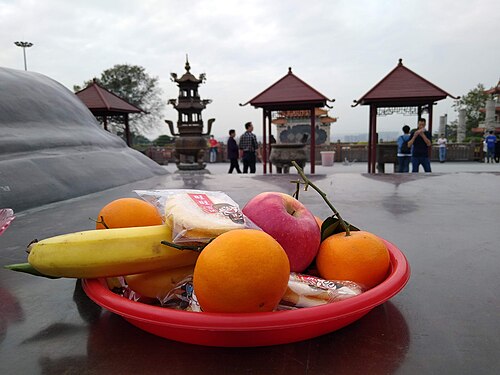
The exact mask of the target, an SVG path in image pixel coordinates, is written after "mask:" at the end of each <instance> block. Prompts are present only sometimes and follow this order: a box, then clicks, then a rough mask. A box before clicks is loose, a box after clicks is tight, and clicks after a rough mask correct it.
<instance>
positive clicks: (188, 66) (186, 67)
mask: <svg viewBox="0 0 500 375" xmlns="http://www.w3.org/2000/svg"><path fill="white" fill-rule="evenodd" d="M184 68H185V69H186V72H188V73H189V70H190V69H191V66H190V65H189V59H188V54H187V53H186V65H185V66H184Z"/></svg>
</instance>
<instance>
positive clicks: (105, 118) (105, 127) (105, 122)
mask: <svg viewBox="0 0 500 375" xmlns="http://www.w3.org/2000/svg"><path fill="white" fill-rule="evenodd" d="M103 122H104V130H106V131H108V116H106V115H104V121H103Z"/></svg>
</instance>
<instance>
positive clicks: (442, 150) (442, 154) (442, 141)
mask: <svg viewBox="0 0 500 375" xmlns="http://www.w3.org/2000/svg"><path fill="white" fill-rule="evenodd" d="M438 145H439V162H440V163H444V162H445V161H446V146H447V145H448V140H447V139H446V138H445V137H444V134H441V135H440V136H439V138H438Z"/></svg>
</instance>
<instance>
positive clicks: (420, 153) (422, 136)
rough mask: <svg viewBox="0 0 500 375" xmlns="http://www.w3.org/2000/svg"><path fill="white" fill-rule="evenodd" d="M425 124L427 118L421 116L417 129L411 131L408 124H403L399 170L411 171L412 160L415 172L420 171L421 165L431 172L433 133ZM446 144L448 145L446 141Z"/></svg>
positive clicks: (399, 145) (399, 149)
mask: <svg viewBox="0 0 500 375" xmlns="http://www.w3.org/2000/svg"><path fill="white" fill-rule="evenodd" d="M425 125H426V121H425V119H424V118H419V119H418V128H417V130H414V131H412V132H411V133H410V127H409V126H408V125H405V126H403V134H402V135H400V136H399V138H398V155H397V156H398V172H401V173H403V172H409V171H410V162H411V167H412V170H411V171H412V172H413V173H417V172H418V169H419V167H420V165H421V166H422V168H424V171H425V172H431V162H430V160H429V146H430V145H431V144H432V135H431V133H430V132H429V131H427V130H426V129H425ZM444 144H445V147H446V142H445V143H444ZM440 155H441V154H440Z"/></svg>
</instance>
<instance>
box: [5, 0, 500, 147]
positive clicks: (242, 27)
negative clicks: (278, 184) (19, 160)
mask: <svg viewBox="0 0 500 375" xmlns="http://www.w3.org/2000/svg"><path fill="white" fill-rule="evenodd" d="M499 15H500V1H498V0H484V1H469V0H449V1H448V0H446V1H439V0H436V1H432V0H421V1H417V0H414V1H360V0H357V1H351V0H346V1H336V0H324V1H322V0H316V1H295V0H279V1H270V0H264V1H258V0H254V1H223V0H210V1H193V0H191V1H172V0H168V1H166V0H163V1H147V0H146V1H127V0H126V1H108V0H105V1H103V0H86V1H65V0H44V1H34V0H32V1H22V0H0V48H1V49H0V51H1V52H0V66H2V67H8V68H15V69H23V68H24V65H23V56H22V50H21V48H19V47H16V46H15V45H14V44H13V42H14V41H17V40H22V41H29V42H32V43H34V46H33V47H31V48H29V49H28V50H27V60H28V70H31V71H36V72H39V73H42V74H45V75H47V76H49V77H51V78H53V79H55V80H57V81H59V82H60V83H62V84H63V85H65V86H66V87H68V89H72V87H73V85H74V84H80V85H81V84H82V83H83V82H84V81H85V80H88V79H91V78H92V77H95V76H100V73H101V72H102V71H103V70H105V69H107V68H110V67H112V66H113V65H115V64H124V63H127V64H135V65H141V66H143V67H145V69H146V72H147V73H148V74H150V75H152V76H157V77H159V78H160V84H161V88H162V90H163V95H164V98H165V100H167V99H168V98H174V97H177V94H178V92H177V87H176V85H174V84H173V83H172V82H171V81H170V72H176V73H179V74H182V73H183V72H184V62H185V55H186V53H187V54H189V61H190V64H191V72H192V73H194V74H195V75H198V74H199V73H203V72H205V73H206V75H207V81H206V83H205V84H204V85H202V86H201V88H200V94H201V96H202V98H207V99H213V103H212V104H210V105H209V106H208V107H207V109H206V110H205V111H204V113H203V117H204V119H205V121H206V120H207V119H208V118H212V117H215V118H216V121H215V123H214V128H213V133H214V134H215V135H216V137H217V138H219V139H223V138H224V137H225V135H226V134H227V131H228V129H230V128H236V129H237V131H238V134H240V133H241V129H243V124H244V123H245V122H246V121H253V122H254V124H255V125H256V131H255V132H256V133H257V134H261V121H262V120H261V118H262V112H261V110H257V109H254V108H253V107H250V106H247V107H240V106H239V105H238V103H244V102H246V101H248V100H249V99H251V98H252V97H254V96H255V95H256V94H258V93H260V92H261V91H262V90H264V89H265V88H267V87H268V86H270V85H271V84H273V83H274V82H276V81H277V80H278V79H280V78H281V77H283V76H284V75H285V74H286V73H287V70H288V67H289V66H291V67H292V69H293V72H294V73H295V74H296V75H297V76H298V77H300V78H301V79H303V80H304V81H306V82H307V83H309V84H310V85H311V86H313V87H314V88H316V89H317V90H318V91H320V92H321V93H323V94H324V95H325V96H327V97H329V98H335V99H336V101H335V103H334V105H333V109H332V110H331V111H330V115H331V116H333V117H338V118H339V119H338V122H337V123H336V124H334V127H333V129H332V134H333V138H335V133H337V134H347V133H364V132H367V130H368V108H367V107H364V106H363V107H360V106H358V107H356V108H351V104H352V101H353V99H358V98H360V97H361V96H362V95H363V94H364V93H366V92H367V91H368V90H369V89H370V88H371V87H373V86H374V85H375V84H376V83H377V82H378V81H379V80H380V79H382V78H383V77H384V76H385V75H386V74H387V73H388V72H389V71H390V70H392V69H393V68H394V67H395V66H396V64H397V62H398V59H399V58H403V64H404V65H405V66H407V67H408V68H410V69H411V70H413V71H415V72H416V73H418V74H420V75H422V76H423V77H424V78H426V79H428V80H430V81H431V82H433V83H434V84H436V85H437V86H439V87H440V88H442V89H443V90H445V91H447V92H449V93H450V94H452V95H463V94H466V93H467V92H468V91H469V90H470V89H472V88H474V87H475V86H476V85H477V84H478V83H483V84H484V85H485V86H486V87H487V88H489V87H491V86H493V85H495V84H496V83H497V82H498V80H499V78H500V48H499V47H500V33H499V29H498V25H499ZM452 104H453V100H452V99H446V100H444V101H441V102H439V104H438V105H437V106H436V107H435V112H434V113H435V115H434V116H435V117H434V124H435V126H436V125H437V124H439V116H440V115H443V114H445V113H446V114H448V120H449V121H452V120H454V119H455V118H456V113H455V112H454V111H453V109H452V108H451V105H452ZM165 118H168V119H171V120H174V121H176V118H177V115H176V112H175V110H174V109H173V108H172V107H171V106H169V107H168V109H167V110H166V111H165ZM415 121H416V119H415V118H412V117H400V116H391V117H386V118H382V119H380V120H379V127H378V130H379V131H399V130H400V128H401V125H402V123H403V122H406V123H409V124H413V123H414V122H415ZM158 134H169V132H168V130H167V128H166V126H164V124H159V127H158V129H157V130H156V131H155V132H153V133H150V134H147V135H148V136H150V137H154V136H156V135H158Z"/></svg>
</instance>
